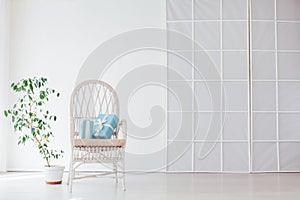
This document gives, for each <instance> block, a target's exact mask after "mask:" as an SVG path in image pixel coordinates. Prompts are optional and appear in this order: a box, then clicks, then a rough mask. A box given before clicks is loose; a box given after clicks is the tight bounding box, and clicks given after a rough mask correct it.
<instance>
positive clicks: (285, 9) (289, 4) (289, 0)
mask: <svg viewBox="0 0 300 200" xmlns="http://www.w3.org/2000/svg"><path fill="white" fill-rule="evenodd" d="M299 10H300V4H299V1H297V0H277V19H279V20H300V12H299Z"/></svg>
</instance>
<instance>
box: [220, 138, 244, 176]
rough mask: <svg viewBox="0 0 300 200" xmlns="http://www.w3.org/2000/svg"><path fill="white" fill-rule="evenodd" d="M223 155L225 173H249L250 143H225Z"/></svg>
mask: <svg viewBox="0 0 300 200" xmlns="http://www.w3.org/2000/svg"><path fill="white" fill-rule="evenodd" d="M223 154H224V161H223V163H224V171H228V172H231V171H233V172H234V171H237V172H246V171H249V159H248V143H246V142H245V143H231V142H225V143H224V144H223Z"/></svg>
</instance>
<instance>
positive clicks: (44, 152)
mask: <svg viewBox="0 0 300 200" xmlns="http://www.w3.org/2000/svg"><path fill="white" fill-rule="evenodd" d="M31 107H32V104H30V107H29V112H30V113H31ZM29 126H30V132H31V134H32V135H33V137H34V139H35V140H36V142H37V143H38V146H39V147H40V148H41V149H42V152H43V154H44V157H45V160H46V162H47V166H48V167H50V163H49V161H48V159H47V155H46V151H45V149H44V148H43V145H42V143H41V141H40V140H39V139H38V138H37V137H36V135H35V134H34V133H33V132H32V119H31V117H30V124H29Z"/></svg>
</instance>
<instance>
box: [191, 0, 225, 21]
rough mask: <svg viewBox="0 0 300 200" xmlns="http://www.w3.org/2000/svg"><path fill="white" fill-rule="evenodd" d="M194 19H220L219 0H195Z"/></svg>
mask: <svg viewBox="0 0 300 200" xmlns="http://www.w3.org/2000/svg"><path fill="white" fill-rule="evenodd" d="M194 12H195V19H198V20H199V19H200V20H201V19H204V20H207V19H210V20H211V19H220V1H218V0H216V1H212V0H195V9H194Z"/></svg>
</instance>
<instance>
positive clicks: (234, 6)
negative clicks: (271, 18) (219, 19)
mask: <svg viewBox="0 0 300 200" xmlns="http://www.w3.org/2000/svg"><path fill="white" fill-rule="evenodd" d="M222 1H223V19H247V0H222Z"/></svg>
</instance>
